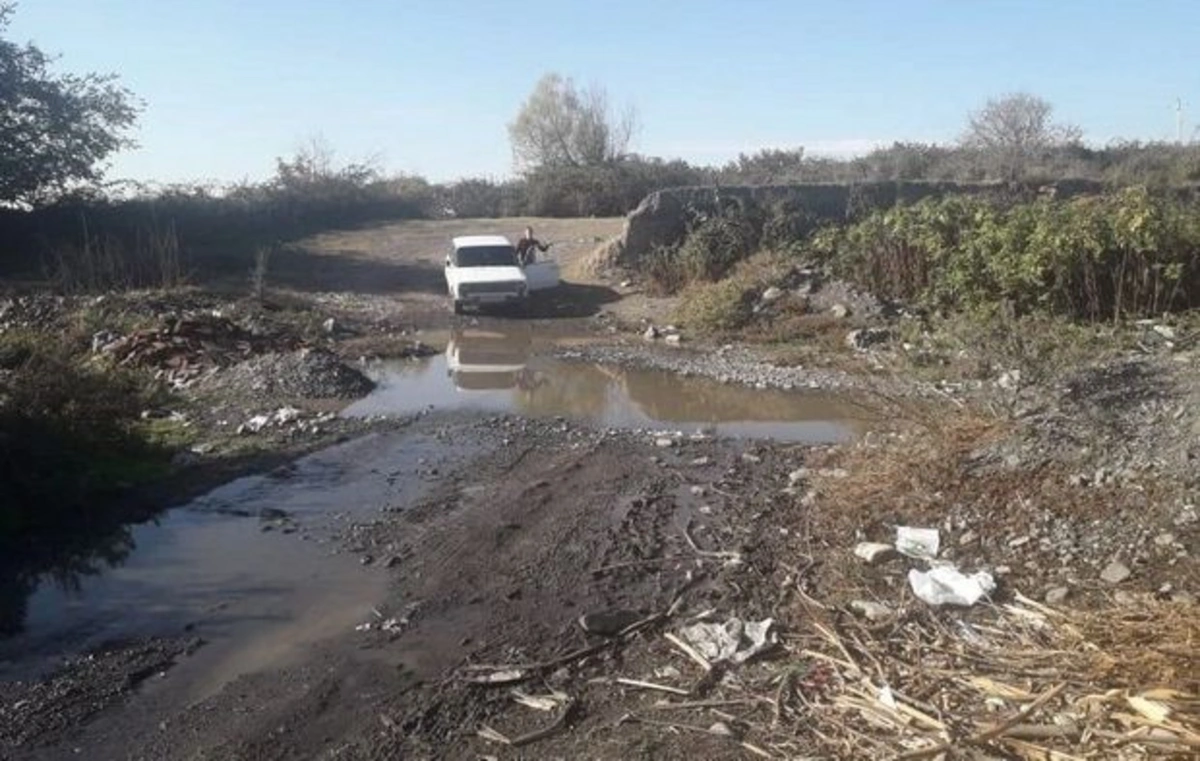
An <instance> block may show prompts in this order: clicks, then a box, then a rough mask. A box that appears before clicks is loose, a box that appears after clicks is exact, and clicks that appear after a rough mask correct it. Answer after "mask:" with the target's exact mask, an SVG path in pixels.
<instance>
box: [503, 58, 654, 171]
mask: <svg viewBox="0 0 1200 761" xmlns="http://www.w3.org/2000/svg"><path fill="white" fill-rule="evenodd" d="M636 123H637V117H636V114H635V112H634V111H633V109H632V108H627V109H625V110H624V111H623V112H622V113H621V114H619V115H615V114H614V113H613V111H612V109H611V108H610V106H609V101H608V94H607V93H606V92H605V91H604V89H603V88H601V87H598V86H595V85H593V86H591V87H588V88H586V89H582V90H580V89H578V88H576V86H575V84H574V82H572V81H571V80H570V79H568V78H563V77H561V76H559V75H558V74H547V75H546V76H544V77H542V78H541V80H539V81H538V83H537V86H535V87H534V88H533V92H532V93H531V94H530V95H529V98H528V99H527V100H526V101H525V103H524V104H523V105H522V106H521V110H520V111H519V112H518V113H517V118H516V119H515V120H514V121H513V122H512V123H511V124H509V125H508V135H509V139H510V141H511V142H512V149H513V159H514V161H515V162H516V164H517V166H518V167H519V168H522V169H537V168H543V167H546V168H554V167H594V166H602V165H604V164H608V163H611V162H613V161H616V160H618V159H620V158H622V157H623V156H624V155H625V153H626V151H627V150H628V148H629V143H630V140H632V138H633V132H634V130H635V126H636Z"/></svg>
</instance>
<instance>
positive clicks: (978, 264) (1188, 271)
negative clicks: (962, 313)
mask: <svg viewBox="0 0 1200 761" xmlns="http://www.w3.org/2000/svg"><path fill="white" fill-rule="evenodd" d="M811 250H812V252H814V253H815V254H817V256H818V257H820V258H822V259H824V260H825V261H826V262H827V264H828V265H829V266H830V267H831V268H832V269H833V271H834V272H835V274H837V275H838V276H840V277H844V278H846V279H849V280H851V281H853V282H855V283H857V284H859V285H861V286H862V287H864V288H867V289H869V290H871V291H872V292H873V293H875V294H876V295H878V296H880V297H882V298H888V299H896V300H901V301H906V302H909V303H913V304H917V305H919V306H923V307H926V308H930V309H935V310H943V311H954V310H964V309H965V310H970V309H980V308H987V307H994V306H996V305H999V304H1004V305H1007V306H1008V307H1009V308H1011V309H1013V310H1014V311H1015V312H1016V313H1019V314H1028V313H1035V312H1037V313H1045V314H1056V315H1064V316H1068V317H1071V318H1076V319H1084V320H1093V321H1095V320H1104V319H1119V318H1121V317H1125V316H1142V315H1155V314H1161V313H1162V312H1164V311H1170V310H1176V309H1185V308H1191V307H1195V306H1197V305H1200V209H1198V208H1197V207H1196V205H1195V204H1190V203H1186V202H1183V201H1178V200H1172V199H1171V198H1169V197H1167V196H1161V195H1155V194H1152V193H1150V192H1149V191H1147V190H1146V189H1145V188H1142V187H1134V188H1127V189H1125V190H1122V191H1119V192H1115V193H1111V194H1106V195H1102V196H1084V197H1079V198H1074V199H1071V200H1068V201H1055V200H1053V199H1047V198H1043V199H1040V200H1038V201H1035V202H1032V203H1021V204H1013V205H1001V204H998V203H996V202H994V201H989V200H985V199H982V198H979V197H968V196H954V197H947V198H941V199H936V200H934V199H927V200H925V201H921V202H920V203H917V204H915V205H912V206H899V207H895V208H892V209H889V210H887V211H881V212H875V213H872V214H870V215H869V216H867V217H866V218H865V219H863V220H862V221H861V222H859V223H856V224H853V225H850V226H848V227H845V228H840V229H827V230H824V231H821V232H820V233H818V234H817V235H816V236H814V239H813V241H812V244H811Z"/></svg>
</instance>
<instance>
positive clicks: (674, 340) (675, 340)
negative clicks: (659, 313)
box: [663, 333, 683, 346]
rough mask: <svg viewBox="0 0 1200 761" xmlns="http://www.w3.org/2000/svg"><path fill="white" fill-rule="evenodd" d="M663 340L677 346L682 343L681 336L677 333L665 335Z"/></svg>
mask: <svg viewBox="0 0 1200 761" xmlns="http://www.w3.org/2000/svg"><path fill="white" fill-rule="evenodd" d="M663 340H665V341H666V342H667V343H669V344H672V345H674V346H678V345H679V344H681V343H683V336H681V335H679V334H678V333H672V334H671V335H669V336H667V337H666V338H665V339H663Z"/></svg>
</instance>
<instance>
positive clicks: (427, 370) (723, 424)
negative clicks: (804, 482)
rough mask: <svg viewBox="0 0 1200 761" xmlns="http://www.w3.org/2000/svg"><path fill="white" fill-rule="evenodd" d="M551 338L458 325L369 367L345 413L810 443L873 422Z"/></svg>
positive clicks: (823, 398)
mask: <svg viewBox="0 0 1200 761" xmlns="http://www.w3.org/2000/svg"><path fill="white" fill-rule="evenodd" d="M545 348H546V347H545V346H542V345H541V344H539V343H538V342H537V341H536V340H535V335H534V334H533V333H532V332H530V331H520V332H517V331H512V332H499V331H497V330H495V329H467V330H462V331H456V332H455V333H453V334H452V335H451V337H450V341H449V343H448V345H447V349H446V352H445V353H444V354H441V355H439V356H436V357H433V358H430V359H427V360H423V361H412V360H399V361H385V362H379V363H376V364H374V365H372V366H371V367H369V368H368V372H369V373H370V374H371V375H372V376H373V377H374V378H375V380H376V381H377V382H378V383H379V387H378V388H377V389H376V391H375V392H374V393H372V394H371V395H370V396H368V397H366V398H365V399H362V400H360V401H359V402H357V403H355V404H353V405H351V406H350V407H349V408H347V409H346V411H345V414H347V415H353V416H370V415H400V414H410V413H413V412H417V411H420V410H429V409H435V410H450V409H464V410H479V411H487V412H511V413H517V414H522V415H528V416H536V417H555V416H563V417H567V418H572V419H576V420H585V421H589V422H592V423H595V424H598V425H603V426H608V427H615V428H648V429H662V430H685V431H693V430H702V429H703V430H709V431H712V432H715V433H718V434H723V435H729V436H743V437H756V438H772V439H778V440H782V441H802V442H809V443H831V442H838V441H844V440H847V439H850V438H853V437H854V436H855V435H856V434H858V433H860V432H861V431H862V430H863V428H864V412H863V410H862V409H861V408H860V407H856V406H854V405H852V404H850V403H849V402H847V401H845V400H842V399H839V398H837V397H835V396H831V395H828V394H820V393H813V392H791V391H776V390H766V391H764V390H756V389H752V388H748V387H745V386H736V385H729V384H723V383H718V382H716V381H713V380H709V379H703V378H694V377H691V378H684V377H680V376H679V375H677V374H674V373H669V372H664V371H656V370H642V369H630V368H622V367H615V366H607V365H596V364H586V363H581V362H564V361H558V360H555V359H553V358H551V357H548V356H544V355H543V356H539V355H538V353H537V350H538V349H545Z"/></svg>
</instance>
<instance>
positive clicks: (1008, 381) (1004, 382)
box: [996, 370, 1021, 391]
mask: <svg viewBox="0 0 1200 761" xmlns="http://www.w3.org/2000/svg"><path fill="white" fill-rule="evenodd" d="M996 386H997V387H998V388H1000V389H1002V390H1004V391H1016V390H1017V389H1018V388H1020V386H1021V371H1020V370H1009V371H1008V372H1006V373H1002V374H1001V375H1000V377H999V378H998V379H996Z"/></svg>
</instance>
